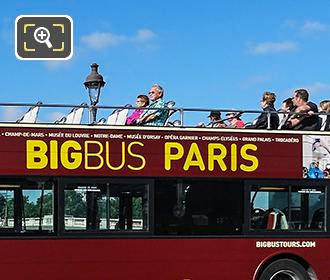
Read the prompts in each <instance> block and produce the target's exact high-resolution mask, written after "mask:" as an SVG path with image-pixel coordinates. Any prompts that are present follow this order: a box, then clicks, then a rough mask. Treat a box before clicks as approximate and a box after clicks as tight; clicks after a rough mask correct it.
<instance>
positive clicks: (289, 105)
mask: <svg viewBox="0 0 330 280" xmlns="http://www.w3.org/2000/svg"><path fill="white" fill-rule="evenodd" d="M293 109H294V106H293V102H292V98H287V99H285V100H283V102H282V106H281V109H280V110H278V112H281V113H286V114H279V115H278V117H279V119H280V124H279V126H278V129H282V127H283V126H284V124H285V123H286V122H287V120H288V119H289V117H290V115H289V113H290V112H291V111H292V110H293Z"/></svg>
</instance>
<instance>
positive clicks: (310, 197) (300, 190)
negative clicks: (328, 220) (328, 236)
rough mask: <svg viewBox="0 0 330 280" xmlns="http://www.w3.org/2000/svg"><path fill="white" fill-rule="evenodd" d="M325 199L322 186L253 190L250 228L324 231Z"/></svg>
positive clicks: (269, 187) (275, 187)
mask: <svg viewBox="0 0 330 280" xmlns="http://www.w3.org/2000/svg"><path fill="white" fill-rule="evenodd" d="M324 196H325V192H324V188H322V187H301V186H289V187H284V186H278V187H277V186H255V187H252V188H251V192H250V202H251V219H250V226H251V229H253V230H260V229H263V230H289V231H297V230H298V231H299V230H304V231H305V230H321V231H322V230H325V216H324V208H325V199H324Z"/></svg>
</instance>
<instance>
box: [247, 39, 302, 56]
mask: <svg viewBox="0 0 330 280" xmlns="http://www.w3.org/2000/svg"><path fill="white" fill-rule="evenodd" d="M296 49H297V44H296V43H295V42H290V41H286V42H263V43H259V44H256V45H255V46H251V47H250V52H251V53H253V54H269V53H281V52H289V51H295V50H296Z"/></svg>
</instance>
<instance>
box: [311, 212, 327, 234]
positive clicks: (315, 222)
mask: <svg viewBox="0 0 330 280" xmlns="http://www.w3.org/2000/svg"><path fill="white" fill-rule="evenodd" d="M310 229H316V230H323V229H324V208H319V209H317V210H315V212H314V214H313V217H312V221H311V224H310Z"/></svg>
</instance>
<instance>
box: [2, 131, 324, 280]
mask: <svg viewBox="0 0 330 280" xmlns="http://www.w3.org/2000/svg"><path fill="white" fill-rule="evenodd" d="M310 135H311V136H312V137H314V138H315V137H316V138H317V137H319V136H320V137H325V139H328V138H330V134H329V133H322V134H317V133H311V134H309V136H310ZM304 137H308V136H306V135H305V134H303V133H300V132H297V133H286V132H277V131H271V132H267V131H264V132H261V131H253V130H251V131H247V130H244V131H243V130H230V129H228V130H226V129H223V130H221V129H197V128H191V129H188V128H182V129H181V128H149V129H146V128H135V129H134V128H133V129H132V128H131V127H130V128H126V127H118V128H117V127H110V128H107V127H104V126H99V127H93V126H92V127H88V126H65V125H35V126H33V127H32V126H29V125H20V124H17V125H16V124H13V125H1V126H0V158H1V159H2V160H1V161H0V175H1V176H2V177H6V178H7V177H10V178H14V177H33V176H39V177H40V176H41V177H42V176H44V177H47V176H50V177H65V178H70V177H75V178H77V177H79V178H99V177H100V178H105V177H114V178H148V179H153V178H162V177H164V178H169V177H176V178H181V177H182V178H186V177H190V178H226V179H228V180H229V179H230V178H241V179H244V180H256V179H262V180H267V179H277V180H279V179H283V180H288V179H290V180H305V179H303V178H302V167H303V166H304V156H305V157H308V156H309V155H307V154H305V152H304V149H303V145H304V144H303V143H304V139H305V138H304ZM121 165H122V166H121ZM120 166H121V167H120ZM119 167H120V168H119ZM319 181H320V180H318V182H319ZM329 182H330V181H329V180H328V179H322V182H321V184H324V185H326V186H328V187H329ZM326 219H327V220H328V217H327V216H326ZM327 220H326V221H327ZM267 242H268V243H267ZM276 242H277V243H276ZM306 242H307V243H306ZM0 244H1V252H2V258H1V261H0V268H1V278H3V279H56V280H58V279H116V280H117V279H119V280H121V279H123V280H124V279H125V280H128V279H136V280H149V279H150V280H151V279H163V280H169V279H175V280H205V279H255V280H257V279H259V278H258V277H259V276H260V275H259V273H260V271H261V269H263V268H264V265H265V264H267V262H268V261H270V260H272V259H278V258H281V257H282V258H287V257H289V258H293V259H295V260H297V261H301V262H302V263H306V264H308V265H309V267H310V268H311V269H312V271H313V273H314V275H316V277H317V278H315V279H319V280H327V279H330V267H329V265H328V263H329V256H330V253H329V252H330V242H329V237H328V229H325V230H324V232H322V233H320V234H317V233H315V234H314V233H312V234H310V233H309V232H297V233H296V234H291V235H285V234H282V233H280V234H279V235H274V234H270V235H267V234H263V235H260V234H253V233H252V234H242V235H236V236H230V235H229V236H226V235H219V236H208V235H204V236H199V235H196V236H165V235H159V236H158V235H154V234H153V231H152V228H151V229H150V230H149V231H148V232H147V233H145V234H141V235H139V234H137V235H134V234H128V235H123V236H120V235H115V236H112V235H107V234H106V233H105V234H103V235H100V236H93V235H88V234H86V235H81V236H79V235H78V234H77V235H72V236H70V235H65V234H64V235H61V234H55V235H50V236H48V235H46V236H23V237H21V236H19V235H15V236H10V235H6V234H3V235H2V236H1V241H0Z"/></svg>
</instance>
